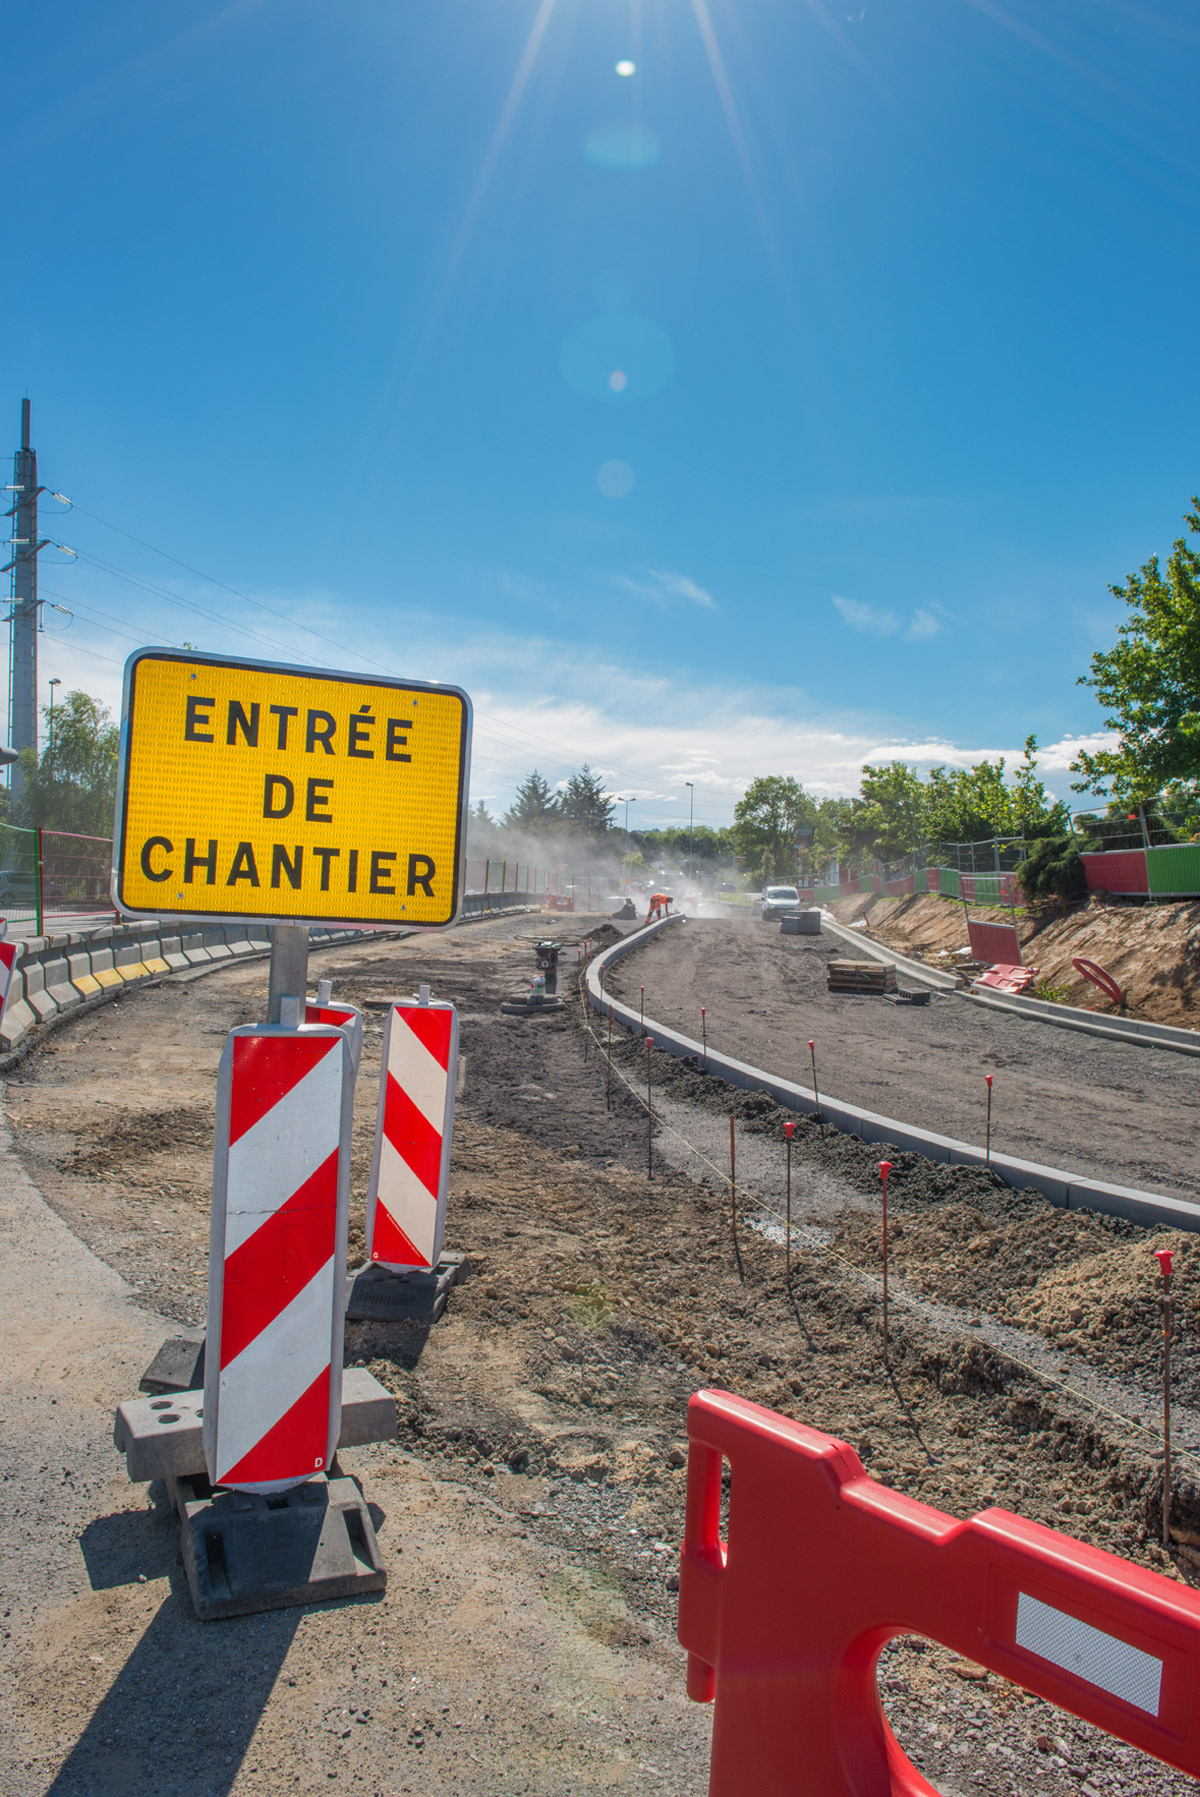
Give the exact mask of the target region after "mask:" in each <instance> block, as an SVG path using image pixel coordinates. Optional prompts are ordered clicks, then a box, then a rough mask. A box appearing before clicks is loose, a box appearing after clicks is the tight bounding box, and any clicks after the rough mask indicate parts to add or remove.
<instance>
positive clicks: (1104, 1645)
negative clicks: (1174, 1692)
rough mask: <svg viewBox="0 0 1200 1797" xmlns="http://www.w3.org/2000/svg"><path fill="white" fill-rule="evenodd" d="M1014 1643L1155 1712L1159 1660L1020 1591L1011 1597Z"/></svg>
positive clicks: (1158, 1695)
mask: <svg viewBox="0 0 1200 1797" xmlns="http://www.w3.org/2000/svg"><path fill="white" fill-rule="evenodd" d="M1017 1646H1018V1647H1025V1648H1028V1650H1029V1652H1030V1653H1035V1654H1037V1655H1038V1656H1039V1657H1040V1658H1041V1659H1043V1660H1049V1661H1050V1663H1051V1664H1052V1665H1054V1666H1061V1667H1062V1669H1063V1670H1064V1672H1073V1673H1074V1674H1075V1675H1076V1677H1077V1678H1084V1679H1086V1680H1087V1681H1088V1683H1089V1684H1090V1685H1099V1687H1100V1689H1101V1690H1102V1691H1107V1692H1108V1693H1109V1694H1110V1695H1111V1696H1113V1697H1122V1698H1124V1700H1125V1702H1126V1703H1132V1704H1135V1705H1136V1706H1137V1708H1138V1709H1139V1710H1146V1711H1147V1712H1148V1713H1149V1714H1150V1715H1151V1716H1157V1715H1158V1705H1159V1700H1160V1698H1161V1695H1162V1674H1163V1663H1162V1661H1161V1660H1156V1659H1155V1657H1154V1655H1153V1654H1149V1653H1143V1652H1142V1650H1141V1648H1140V1647H1130V1645H1129V1643H1128V1641H1121V1640H1119V1639H1118V1638H1117V1636H1116V1635H1106V1634H1105V1633H1104V1631H1103V1629H1095V1628H1093V1627H1092V1625H1091V1623H1090V1622H1080V1620H1079V1618H1078V1617H1077V1616H1068V1615H1067V1613H1066V1611H1065V1610H1055V1609H1052V1608H1051V1607H1050V1605H1049V1604H1043V1603H1040V1602H1039V1601H1038V1599H1037V1598H1036V1597H1029V1596H1028V1595H1027V1594H1026V1593H1025V1592H1024V1591H1022V1592H1021V1593H1020V1594H1019V1595H1018V1597H1017Z"/></svg>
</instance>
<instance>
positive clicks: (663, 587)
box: [615, 568, 718, 611]
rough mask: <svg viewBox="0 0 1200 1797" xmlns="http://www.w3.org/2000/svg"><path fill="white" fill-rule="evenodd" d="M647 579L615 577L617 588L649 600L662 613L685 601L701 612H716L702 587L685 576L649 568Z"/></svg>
mask: <svg viewBox="0 0 1200 1797" xmlns="http://www.w3.org/2000/svg"><path fill="white" fill-rule="evenodd" d="M648 574H649V578H648V579H646V580H634V579H632V578H631V577H630V576H629V575H628V574H618V575H616V576H615V579H616V582H617V585H618V586H622V587H624V588H625V589H626V590H627V591H628V592H631V593H636V594H637V595H638V597H639V598H640V599H649V600H650V602H651V604H652V605H658V606H661V607H662V608H663V610H664V611H666V610H670V609H672V608H674V607H675V606H676V605H678V604H679V603H680V602H681V601H685V602H686V603H688V604H690V605H698V606H699V607H700V609H701V611H716V610H717V609H718V607H717V602H716V600H715V599H714V598H713V596H712V594H711V593H710V592H708V591H707V590H706V589H705V588H704V587H702V586H699V585H697V583H696V582H695V581H694V580H692V579H690V578H689V576H688V575H686V574H677V573H675V572H674V571H673V570H672V569H670V568H650V569H649V570H648Z"/></svg>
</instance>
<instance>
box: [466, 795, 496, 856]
mask: <svg viewBox="0 0 1200 1797" xmlns="http://www.w3.org/2000/svg"><path fill="white" fill-rule="evenodd" d="M501 846H502V842H501V836H500V830H499V827H498V825H497V823H496V820H495V818H494V817H493V816H492V815H491V813H490V812H489V810H488V808H487V806H486V805H485V804H484V802H483V800H482V799H479V800H477V801H476V803H475V804H474V805H472V806H471V808H470V810H469V811H468V812H467V853H468V855H483V856H485V857H486V856H491V855H495V854H496V853H498V851H499V850H500V848H501Z"/></svg>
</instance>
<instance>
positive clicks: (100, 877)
mask: <svg viewBox="0 0 1200 1797" xmlns="http://www.w3.org/2000/svg"><path fill="white" fill-rule="evenodd" d="M41 835H42V915H43V917H50V916H65V915H68V914H70V915H79V914H81V913H82V914H93V913H96V912H101V911H103V912H112V910H113V902H112V899H111V897H110V896H109V875H110V872H111V869H112V843H111V841H110V840H109V838H108V837H107V836H76V835H73V834H72V833H70V832H69V831H66V830H43V831H42V833H41Z"/></svg>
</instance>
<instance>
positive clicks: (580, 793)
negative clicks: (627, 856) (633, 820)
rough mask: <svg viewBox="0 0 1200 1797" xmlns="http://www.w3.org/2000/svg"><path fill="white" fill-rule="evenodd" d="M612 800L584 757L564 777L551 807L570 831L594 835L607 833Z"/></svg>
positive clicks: (588, 835)
mask: <svg viewBox="0 0 1200 1797" xmlns="http://www.w3.org/2000/svg"><path fill="white" fill-rule="evenodd" d="M614 804H615V800H613V799H610V798H609V797H608V796H607V794H606V793H605V791H604V782H603V781H602V780H601V779H600V776H599V775H598V774H593V772H592V770H591V768H590V767H589V766H588V765H587V763H586V761H585V762H584V764H583V766H582V768H581V769H580V770H579V772H578V773H577V774H572V775H571V778H570V779H569V780H568V781H567V784H566V786H565V788H564V789H563V791H562V792H561V793H560V794H559V796H558V804H557V806H556V808H555V809H556V813H557V816H558V817H559V819H560V820H561V821H562V822H563V823H564V824H566V825H567V826H568V827H569V828H570V830H571V832H572V833H573V834H574V835H576V836H582V837H588V838H596V837H600V836H604V835H606V834H607V832H608V827H609V824H610V823H611V821H612V814H613V805H614Z"/></svg>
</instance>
